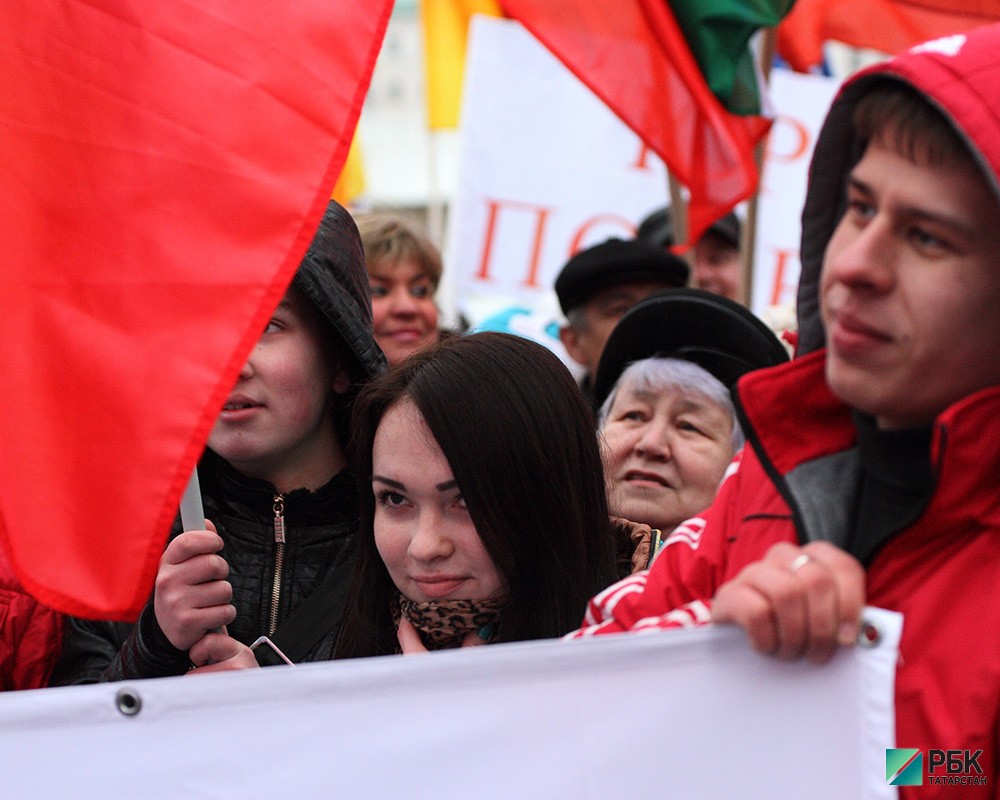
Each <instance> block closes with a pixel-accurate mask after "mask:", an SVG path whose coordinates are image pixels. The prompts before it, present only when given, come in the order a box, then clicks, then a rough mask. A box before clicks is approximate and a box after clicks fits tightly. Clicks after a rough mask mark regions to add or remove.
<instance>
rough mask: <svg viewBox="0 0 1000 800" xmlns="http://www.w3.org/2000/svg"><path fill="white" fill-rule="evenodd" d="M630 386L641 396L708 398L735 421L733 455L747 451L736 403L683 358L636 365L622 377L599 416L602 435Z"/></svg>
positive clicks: (717, 383) (722, 387) (720, 385)
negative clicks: (663, 394) (622, 390)
mask: <svg viewBox="0 0 1000 800" xmlns="http://www.w3.org/2000/svg"><path fill="white" fill-rule="evenodd" d="M626 384H630V385H631V386H633V387H634V388H636V389H638V390H639V391H641V392H662V391H666V390H667V389H673V390H676V391H679V392H681V394H683V395H685V396H691V395H696V396H698V397H701V398H704V399H706V400H708V401H710V402H712V403H714V404H715V405H717V406H719V407H720V408H721V409H723V410H724V411H726V412H728V413H729V416H730V418H731V419H732V421H733V434H732V445H733V452H734V453H735V452H737V451H738V450H739V449H740V448H741V447H743V442H744V437H743V429H742V428H741V427H740V422H739V420H738V419H737V418H736V408H735V407H734V406H733V399H732V396H731V395H730V393H729V390H728V389H727V388H726V387H725V385H724V384H723V383H722V381H720V380H719V379H718V378H716V377H715V376H714V375H713V374H712V373H711V372H709V371H708V370H707V369H705V368H704V367H699V366H698V365H697V364H695V363H694V362H693V361H685V360H683V359H680V358H661V357H659V356H654V357H652V358H644V359H642V360H641V361H633V362H632V363H631V364H629V365H628V367H626V368H625V371H624V372H622V374H621V375H619V376H618V380H617V381H615V385H614V386H612V387H611V391H610V392H609V393H608V396H607V399H606V400H605V401H604V403H603V404H602V405H601V409H600V411H598V413H597V429H598V431H601V430H603V429H604V425H605V424H606V423H607V421H608V415H609V414H610V413H611V406H613V405H614V402H615V397H617V396H618V390H619V389H620V388H621V387H623V386H625V385H626Z"/></svg>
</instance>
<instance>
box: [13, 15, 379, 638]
mask: <svg viewBox="0 0 1000 800" xmlns="http://www.w3.org/2000/svg"><path fill="white" fill-rule="evenodd" d="M391 6H392V3H391V0H340V1H339V2H337V3H330V2H328V0H295V2H288V3H285V2H267V1H266V0H260V1H259V2H254V3H234V2H231V0H202V1H201V2H197V3H192V2H176V0H169V1H167V0H88V2H67V0H30V1H29V0H5V2H3V3H0V74H2V75H3V79H2V80H0V150H2V152H3V157H2V158H0V186H2V187H3V191H2V192H0V219H2V220H3V222H2V223H0V247H2V251H0V252H2V268H0V270H2V271H0V275H2V278H0V281H2V285H0V305H2V315H3V321H4V337H3V343H2V345H0V373H2V374H3V375H4V376H5V377H4V389H3V391H2V392H0V418H2V419H3V426H4V437H3V445H2V447H0V528H2V533H3V535H4V536H6V539H7V545H8V549H9V553H10V556H11V560H12V562H13V564H14V566H15V569H16V571H17V574H18V577H19V578H20V580H21V581H22V582H23V584H24V585H25V587H26V588H27V589H28V590H29V591H30V592H31V593H33V594H34V595H36V596H37V597H38V598H39V599H40V600H42V601H43V602H45V603H47V604H49V605H51V606H53V607H54V608H56V609H58V610H61V611H65V612H68V613H72V614H78V615H83V616H95V617H101V618H114V619H128V618H132V617H134V615H135V614H136V613H137V612H138V611H139V609H140V608H141V607H142V605H143V603H144V602H145V601H146V599H147V597H148V594H149V591H150V589H151V587H152V582H153V578H154V576H155V572H156V566H157V562H158V560H159V557H160V554H161V552H162V549H163V545H164V542H165V539H166V536H167V533H168V531H169V528H170V523H171V521H172V520H173V518H174V516H175V514H176V513H177V502H178V498H179V497H180V494H181V491H182V489H183V487H184V485H185V483H186V482H187V479H188V477H189V475H190V473H191V470H192V468H193V467H194V465H195V462H196V460H197V458H198V456H199V454H200V452H201V450H202V447H203V445H204V443H205V441H206V439H207V437H208V433H209V431H210V429H211V427H212V424H213V421H214V419H215V417H216V415H217V413H218V409H219V408H221V406H222V403H223V402H224V400H225V396H226V394H227V392H228V391H229V390H230V388H231V386H232V384H233V383H234V381H235V379H236V375H237V373H238V371H239V368H240V366H241V365H242V364H243V362H244V361H245V359H246V357H247V355H248V354H249V352H250V349H251V348H252V347H253V345H254V343H255V342H256V340H257V337H258V336H259V334H260V331H261V330H262V329H263V327H264V324H265V321H266V319H267V318H268V317H269V315H270V314H271V313H272V311H273V309H274V307H275V306H276V305H277V303H278V301H279V300H280V298H281V296H282V294H283V292H284V289H285V288H286V286H287V284H288V282H289V281H290V280H291V277H292V275H293V274H294V271H295V269H296V267H297V265H298V263H299V261H300V259H301V257H302V255H303V253H304V252H305V249H306V247H307V246H308V244H309V242H310V240H311V238H312V234H313V232H314V231H315V228H316V226H317V224H318V221H319V218H320V216H321V214H322V212H323V210H324V208H325V205H326V202H327V199H328V198H329V197H330V190H331V188H332V187H333V184H334V181H335V180H336V177H337V174H338V172H339V170H340V167H341V164H342V163H343V161H344V159H345V158H346V156H347V150H348V146H349V144H350V141H351V135H352V133H353V131H354V127H355V125H356V123H357V118H358V114H359V113H360V110H361V105H362V102H363V100H364V96H365V93H366V91H367V86H368V81H369V79H370V76H371V71H372V68H373V66H374V62H375V58H376V56H377V54H378V51H379V48H380V45H381V41H382V36H383V34H384V31H385V26H386V23H387V21H388V16H389V13H390V11H391Z"/></svg>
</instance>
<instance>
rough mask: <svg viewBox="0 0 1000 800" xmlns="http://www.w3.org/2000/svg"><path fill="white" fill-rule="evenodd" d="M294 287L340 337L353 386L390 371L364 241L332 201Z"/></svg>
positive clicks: (350, 220) (341, 209)
mask: <svg viewBox="0 0 1000 800" xmlns="http://www.w3.org/2000/svg"><path fill="white" fill-rule="evenodd" d="M292 285H293V286H295V287H297V288H298V289H299V290H300V291H302V292H304V293H305V295H306V297H308V298H309V299H310V300H311V301H312V302H313V303H314V304H315V306H316V307H317V308H318V309H319V311H320V313H321V314H322V315H323V317H324V318H325V319H326V320H327V321H328V322H329V323H330V324H331V325H332V326H333V330H334V331H335V332H336V334H337V337H338V338H339V340H340V341H339V345H340V347H339V348H338V350H345V349H346V351H347V353H348V354H349V356H350V362H351V363H350V364H349V365H348V367H349V369H350V372H351V382H352V384H359V383H364V382H366V381H367V380H368V379H369V378H372V377H373V376H375V375H378V374H379V373H380V372H382V371H384V370H385V368H386V361H385V356H384V355H383V354H382V350H381V349H380V348H379V346H378V345H377V344H376V343H375V337H374V333H373V327H372V301H371V291H370V289H369V285H368V271H367V268H366V267H365V257H364V251H363V250H362V248H361V237H360V236H359V234H358V229H357V226H356V225H355V224H354V220H353V219H352V218H351V215H350V214H348V213H347V211H346V210H345V209H344V208H343V206H341V205H340V204H339V203H336V202H334V201H330V204H329V205H328V206H327V209H326V213H325V214H323V219H322V220H321V221H320V223H319V228H318V229H317V231H316V235H315V236H314V237H313V240H312V243H311V244H310V245H309V249H308V250H307V251H306V254H305V257H304V258H303V259H302V263H301V264H300V265H299V269H298V271H297V272H296V273H295V277H294V278H293V279H292Z"/></svg>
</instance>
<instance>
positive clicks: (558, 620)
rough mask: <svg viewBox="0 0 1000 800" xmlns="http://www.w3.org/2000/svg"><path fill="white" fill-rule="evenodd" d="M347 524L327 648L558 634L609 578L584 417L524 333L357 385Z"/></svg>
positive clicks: (455, 343) (592, 447)
mask: <svg viewBox="0 0 1000 800" xmlns="http://www.w3.org/2000/svg"><path fill="white" fill-rule="evenodd" d="M353 429H354V432H353V437H352V442H351V451H352V459H353V465H354V469H355V474H356V476H357V478H358V480H359V485H360V487H361V488H360V494H361V528H362V535H361V537H360V541H359V547H358V563H357V569H356V571H355V576H354V582H353V587H352V590H351V593H350V597H349V599H348V608H347V610H346V612H345V615H344V623H343V627H342V630H341V636H340V641H339V643H338V646H337V649H336V655H337V657H357V656H371V655H380V654H389V653H398V652H400V651H409V650H411V649H422V648H424V647H426V648H428V649H439V648H444V647H456V646H460V645H462V644H473V643H483V642H512V641H520V640H526V639H541V638H548V637H557V636H560V635H562V634H564V633H567V632H568V631H571V630H573V629H574V628H576V626H577V625H578V624H579V622H580V620H581V619H582V615H583V611H584V608H585V605H586V602H587V600H588V599H589V597H591V596H592V595H593V594H594V593H596V592H598V591H600V590H601V589H603V588H604V587H605V586H607V585H608V584H609V583H611V582H612V581H613V580H614V579H615V571H614V558H615V553H614V541H613V536H612V533H611V528H610V523H609V518H608V508H607V500H606V498H605V491H604V479H603V470H602V467H601V457H600V452H599V448H598V444H597V441H596V439H595V437H594V431H593V420H592V417H591V415H590V412H589V410H588V408H587V406H586V404H585V402H584V400H583V398H582V396H581V395H580V392H579V389H578V388H577V386H576V384H575V383H574V381H573V379H572V377H571V375H570V373H569V371H568V370H567V369H566V368H565V366H564V365H563V364H562V363H561V362H560V361H559V360H558V358H556V357H555V356H554V355H553V354H552V353H551V352H550V351H548V350H547V349H546V348H544V347H542V346H541V345H539V344H536V343H534V342H532V341H529V340H527V339H523V338H520V337H516V336H511V335H507V334H501V333H480V334H474V335H472V336H467V337H464V338H460V339H454V340H451V341H448V342H445V343H444V344H442V345H441V346H439V347H438V348H436V349H434V350H432V351H429V352H426V353H421V354H419V355H416V356H414V357H412V358H411V359H409V360H407V361H406V362H405V363H404V364H402V365H401V366H399V367H397V368H396V369H394V370H392V371H391V372H390V373H387V374H386V375H384V376H381V377H380V378H379V379H377V380H375V381H374V382H372V383H371V384H370V385H369V386H368V387H366V389H365V390H364V391H363V393H362V394H361V395H360V396H359V398H358V402H357V405H356V407H355V414H354V418H353Z"/></svg>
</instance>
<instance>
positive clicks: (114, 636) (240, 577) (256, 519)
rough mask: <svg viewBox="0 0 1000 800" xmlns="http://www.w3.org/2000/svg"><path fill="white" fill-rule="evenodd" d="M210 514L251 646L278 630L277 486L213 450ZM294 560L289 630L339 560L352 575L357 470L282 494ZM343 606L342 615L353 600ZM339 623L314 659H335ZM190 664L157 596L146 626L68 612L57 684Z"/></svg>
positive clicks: (286, 610)
mask: <svg viewBox="0 0 1000 800" xmlns="http://www.w3.org/2000/svg"><path fill="white" fill-rule="evenodd" d="M199 473H200V478H201V484H202V493H203V494H204V496H205V513H206V516H207V517H208V518H209V519H211V520H212V521H213V522H215V524H216V526H217V527H218V530H219V534H220V535H221V536H222V538H223V540H224V541H225V547H224V548H223V550H222V556H223V557H224V558H225V559H226V561H227V562H228V563H229V569H230V573H229V581H230V583H231V584H232V586H233V603H234V604H235V605H236V608H237V609H238V612H237V616H236V621H235V622H233V623H232V624H231V625H229V626H227V631H228V633H229V635H230V636H232V637H233V638H234V639H238V640H239V641H241V642H243V643H244V644H247V645H249V644H250V643H252V642H253V641H254V639H256V638H257V637H258V636H260V635H262V634H267V633H269V628H270V622H271V609H272V601H273V598H274V593H273V591H272V590H273V587H272V581H273V578H274V571H275V558H274V554H275V544H274V536H273V531H274V512H273V509H274V502H275V492H274V489H273V488H272V487H271V486H270V485H269V484H267V483H265V482H264V481H258V480H252V479H249V478H246V477H244V476H242V475H240V474H239V473H237V472H236V471H235V470H233V469H232V468H230V467H229V466H228V465H227V464H226V463H225V462H224V461H223V460H222V459H220V458H219V457H218V456H216V455H215V454H214V453H211V452H208V453H206V455H205V457H204V458H203V459H202V462H201V465H200V466H199ZM282 504H283V506H284V519H285V540H286V541H285V546H284V561H283V564H282V574H281V581H280V584H279V591H278V592H277V597H278V604H277V611H276V622H277V626H278V629H280V627H281V624H282V622H283V621H284V620H285V619H287V618H288V616H289V614H290V613H291V612H292V610H294V609H295V608H296V607H297V606H298V604H299V603H300V602H301V601H302V599H303V598H305V597H308V596H309V594H310V593H311V592H312V591H313V590H314V589H315V588H316V586H317V584H318V583H319V582H320V581H321V580H322V579H323V577H324V576H325V575H326V573H327V571H328V570H329V569H336V570H337V572H338V573H340V574H341V576H342V579H343V581H344V582H345V584H346V583H347V582H349V581H350V578H351V571H352V570H353V562H354V558H353V555H354V545H355V537H356V535H357V530H358V517H357V511H356V507H357V494H356V492H355V488H354V482H353V479H352V478H351V477H350V474H349V472H348V471H347V470H344V471H342V472H341V473H340V474H338V475H336V476H335V477H334V478H333V480H331V481H330V482H329V483H328V484H327V485H326V486H324V487H322V488H321V489H319V490H318V491H316V492H309V491H306V490H305V489H299V490H296V491H294V492H289V493H288V494H286V495H284V496H283V497H282ZM339 605H340V608H339V609H336V610H335V611H334V614H335V615H336V616H337V617H339V613H340V611H342V610H343V603H342V602H341V603H339ZM338 627H339V626H338V625H335V626H333V627H331V628H329V629H328V630H327V631H326V633H325V634H324V636H323V638H322V639H321V640H320V641H319V643H318V644H317V645H316V646H314V647H313V648H312V650H311V651H310V652H309V653H308V655H307V656H306V658H305V659H304V660H305V661H319V660H324V659H328V658H331V656H332V650H333V643H334V639H335V637H336V634H337V630H338ZM189 666H190V661H189V660H188V655H187V652H186V651H183V650H178V649H177V648H175V647H174V646H173V645H171V644H170V642H168V641H167V639H166V637H165V636H164V635H163V632H162V631H161V630H160V628H159V625H157V623H156V617H155V615H154V614H153V609H152V601H150V603H149V604H147V606H146V608H145V609H143V611H142V614H141V615H140V617H139V622H138V623H137V624H136V625H129V624H125V623H115V622H95V621H91V620H82V619H74V618H71V619H68V620H67V622H66V628H65V634H64V638H63V651H62V655H61V658H60V661H59V664H58V665H57V667H56V670H55V673H54V675H53V677H52V685H62V684H69V683H92V682H96V681H114V680H125V679H134V678H155V677H162V676H166V675H181V674H183V673H184V672H185V671H186V670H187V668H188V667H189Z"/></svg>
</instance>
